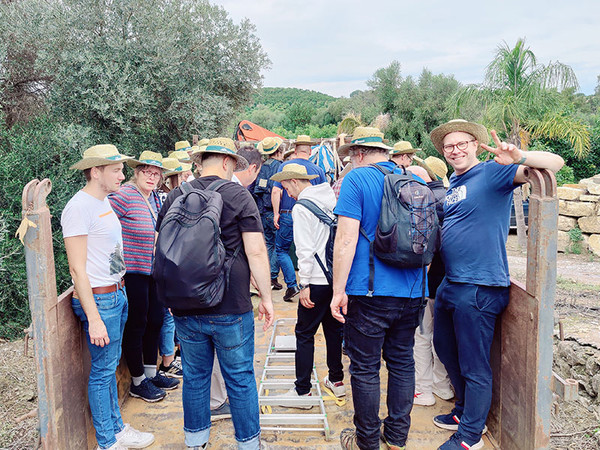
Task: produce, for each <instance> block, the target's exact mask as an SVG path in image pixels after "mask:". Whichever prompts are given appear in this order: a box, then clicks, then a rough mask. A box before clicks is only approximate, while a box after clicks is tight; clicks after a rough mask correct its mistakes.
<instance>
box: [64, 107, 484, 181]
mask: <svg viewBox="0 0 600 450" xmlns="http://www.w3.org/2000/svg"><path fill="white" fill-rule="evenodd" d="M456 131H460V132H464V133H468V134H470V135H472V136H473V137H474V138H475V139H476V140H477V141H478V148H477V154H480V153H481V152H482V151H483V149H482V148H481V145H480V144H481V143H487V141H488V134H487V129H486V128H485V127H484V126H483V125H480V124H478V123H473V122H468V121H466V120H462V119H454V120H451V121H449V122H447V123H444V124H442V125H440V126H439V127H437V128H435V129H434V130H433V131H432V132H431V134H430V137H431V141H432V143H433V145H434V147H435V148H436V149H437V151H438V152H439V153H440V154H442V155H443V148H442V147H443V139H444V136H446V135H447V134H448V133H452V132H456ZM282 144H283V139H281V138H279V137H267V138H265V139H263V140H262V141H261V142H260V143H259V144H258V146H257V149H258V151H259V152H260V153H261V154H262V155H265V156H268V155H272V154H273V153H274V152H276V151H277V150H278V149H279V148H280V147H281V145H282ZM315 144H316V142H313V141H312V140H311V138H310V136H307V135H299V136H298V138H297V139H296V140H295V141H294V142H292V145H291V146H290V148H289V149H288V150H286V152H285V153H284V157H287V156H288V155H290V154H291V153H293V152H294V151H295V150H296V147H298V146H301V145H306V146H313V145H315ZM355 147H371V148H378V149H382V150H385V151H387V152H388V153H389V156H390V157H392V156H396V155H403V154H408V155H414V154H415V153H416V152H418V151H420V150H421V149H420V148H414V147H413V145H412V144H411V143H410V142H408V141H399V142H397V143H396V144H394V146H393V147H390V146H388V145H387V140H386V139H384V137H383V133H382V132H381V131H380V130H379V129H378V128H375V127H357V128H356V129H355V130H354V133H353V135H352V140H351V142H350V143H348V144H344V145H342V146H340V147H339V148H338V155H339V156H340V158H342V159H343V161H344V162H347V161H348V160H349V159H350V158H349V152H350V150H351V149H352V148H355ZM206 154H218V155H226V156H229V157H231V158H233V159H234V160H235V161H236V167H235V171H236V172H237V171H241V170H244V169H246V168H247V167H248V161H246V159H245V158H243V157H242V156H240V155H238V153H237V149H236V147H235V143H234V142H233V140H231V139H229V138H224V137H217V138H213V139H202V140H200V141H199V142H198V144H197V145H195V146H191V145H190V143H189V142H188V141H178V142H176V143H175V150H174V151H171V152H169V156H168V157H166V158H163V156H162V155H161V154H160V153H157V152H151V151H144V152H142V154H141V155H140V156H139V158H138V159H134V158H133V157H131V156H126V155H122V154H121V153H119V151H118V150H117V147H115V146H114V145H95V146H93V147H90V148H88V149H87V150H86V151H85V152H83V157H82V159H81V160H80V161H78V162H77V163H75V164H73V165H72V166H71V168H72V169H78V170H85V169H89V168H91V167H97V166H103V165H108V164H115V163H117V162H126V163H127V165H128V166H130V167H132V168H135V167H137V166H139V165H150V166H155V167H159V168H161V169H163V170H164V171H165V172H164V174H165V176H171V175H176V174H178V173H182V172H186V171H188V170H191V168H192V164H191V162H192V161H193V162H195V163H197V164H200V162H201V160H202V157H203V156H204V155H206ZM414 161H415V162H416V163H417V164H418V165H419V166H421V167H423V168H424V169H425V170H426V171H427V173H428V174H429V176H430V177H431V179H432V180H440V181H443V182H444V184H445V185H446V186H447V184H448V177H447V174H448V168H447V166H446V163H445V162H444V161H443V160H442V159H440V158H436V157H434V156H429V157H427V158H425V159H421V158H418V157H414ZM284 172H285V174H284V175H281V176H280V177H282V178H281V180H286V179H292V178H296V179H307V180H310V179H311V178H310V176H309V175H307V173H306V169H304V168H303V167H302V166H300V165H298V164H290V165H288V166H286V167H285V170H284ZM284 172H282V173H284ZM278 176H279V175H278ZM281 180H278V181H281Z"/></svg>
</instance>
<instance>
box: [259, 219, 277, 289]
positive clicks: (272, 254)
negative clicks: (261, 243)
mask: <svg viewBox="0 0 600 450" xmlns="http://www.w3.org/2000/svg"><path fill="white" fill-rule="evenodd" d="M261 219H262V225H263V230H264V233H265V244H267V253H268V254H269V265H270V266H271V279H272V280H273V279H275V278H277V276H278V275H279V260H278V259H277V252H276V251H275V237H276V234H277V229H276V228H275V224H274V223H273V211H265V212H263V213H262V214H261Z"/></svg>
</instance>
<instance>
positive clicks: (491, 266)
mask: <svg viewBox="0 0 600 450" xmlns="http://www.w3.org/2000/svg"><path fill="white" fill-rule="evenodd" d="M517 168H518V166H517V165H514V164H513V165H509V166H503V165H501V164H498V163H496V162H495V161H486V162H483V163H479V164H477V165H476V166H475V167H473V168H472V169H470V170H469V171H468V172H465V173H463V174H462V175H456V174H454V175H452V176H451V177H450V186H449V187H448V191H447V192H446V199H445V201H444V223H443V225H442V249H441V253H442V259H443V260H444V265H445V267H446V277H448V279H449V280H450V281H454V282H457V283H472V284H479V285H484V286H509V285H510V276H509V273H508V260H507V257H506V239H507V236H508V226H509V219H510V206H511V202H512V197H513V194H512V193H513V190H514V188H515V187H516V186H515V185H514V184H513V181H514V178H515V174H516V172H517Z"/></svg>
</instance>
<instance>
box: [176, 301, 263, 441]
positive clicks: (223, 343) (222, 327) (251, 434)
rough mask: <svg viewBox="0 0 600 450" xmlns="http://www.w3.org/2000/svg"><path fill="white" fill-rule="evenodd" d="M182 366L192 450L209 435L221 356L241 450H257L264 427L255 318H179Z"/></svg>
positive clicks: (185, 423) (187, 435)
mask: <svg viewBox="0 0 600 450" xmlns="http://www.w3.org/2000/svg"><path fill="white" fill-rule="evenodd" d="M174 319H175V328H176V330H177V336H178V337H179V341H180V345H181V362H182V366H183V394H182V395H183V429H184V431H185V444H186V445H187V446H188V447H193V446H201V445H204V443H206V442H208V438H209V435H210V425H211V423H210V377H211V374H212V367H213V361H214V352H215V351H216V352H217V357H218V360H219V365H220V367H221V372H222V374H223V379H224V380H225V386H226V387H227V396H228V397H229V404H230V406H231V416H232V419H233V426H234V429H235V439H236V441H237V442H238V448H240V449H258V448H259V444H260V425H259V417H258V392H257V390H256V380H255V378H254V314H253V313H252V311H248V312H247V313H244V314H223V315H214V316H209V315H200V316H182V317H178V316H174Z"/></svg>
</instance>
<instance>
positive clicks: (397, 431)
mask: <svg viewBox="0 0 600 450" xmlns="http://www.w3.org/2000/svg"><path fill="white" fill-rule="evenodd" d="M348 300H349V301H348V314H347V315H346V324H345V327H344V342H345V347H346V352H347V353H348V357H349V358H350V376H351V384H352V398H353V401H354V425H355V426H356V439H357V443H358V446H359V447H360V448H361V449H368V450H370V449H379V432H380V431H379V430H380V426H381V422H380V420H379V402H380V397H381V393H380V380H379V369H380V367H381V356H382V352H383V359H384V360H385V362H386V366H387V370H388V390H387V408H388V417H386V418H385V420H384V427H383V433H384V436H385V438H386V440H387V441H388V442H389V443H390V444H393V445H398V446H403V445H405V443H406V438H407V436H408V429H409V428H410V412H411V410H412V406H413V398H414V394H415V363H414V359H413V347H414V343H415V339H414V336H415V329H416V328H417V326H418V324H419V310H420V305H421V299H420V298H413V299H410V298H401V297H366V296H353V295H352V296H349V299H348Z"/></svg>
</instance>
